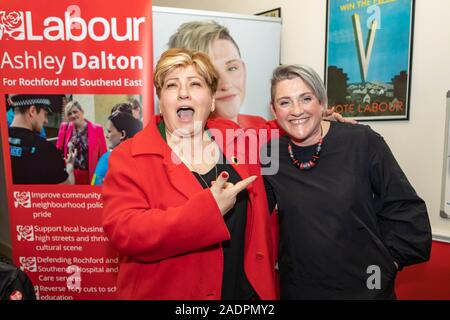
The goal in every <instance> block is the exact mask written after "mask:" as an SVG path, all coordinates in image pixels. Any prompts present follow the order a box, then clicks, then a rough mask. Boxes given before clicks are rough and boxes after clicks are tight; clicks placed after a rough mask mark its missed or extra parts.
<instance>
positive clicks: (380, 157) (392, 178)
mask: <svg viewBox="0 0 450 320" xmlns="http://www.w3.org/2000/svg"><path fill="white" fill-rule="evenodd" d="M367 133H368V146H369V147H368V150H369V157H370V158H369V159H370V160H369V161H370V179H371V184H372V190H373V193H374V201H375V209H376V212H377V220H378V225H379V228H380V232H381V236H382V240H383V242H384V244H385V246H386V247H387V248H388V250H389V251H390V253H391V255H392V257H393V258H394V260H395V261H396V262H397V263H398V264H399V267H400V268H402V267H403V266H407V265H411V264H414V263H420V262H424V261H427V260H428V259H429V257H430V251H431V238H432V236H431V227H430V221H429V219H428V213H427V208H426V205H425V202H424V201H423V200H422V199H421V198H420V197H419V196H418V195H417V194H416V192H415V190H414V188H413V187H412V186H411V184H410V183H409V181H408V179H407V178H406V176H405V174H404V173H403V171H402V169H401V168H400V166H399V165H398V163H397V161H396V160H395V158H394V156H393V154H392V152H391V150H390V149H389V146H388V145H387V144H386V142H385V141H384V139H383V137H381V136H380V135H379V134H377V133H376V132H374V131H373V130H371V129H370V128H368V131H367Z"/></svg>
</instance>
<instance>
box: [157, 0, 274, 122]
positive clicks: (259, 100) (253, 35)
mask: <svg viewBox="0 0 450 320" xmlns="http://www.w3.org/2000/svg"><path fill="white" fill-rule="evenodd" d="M199 20H214V21H216V22H217V23H219V24H221V25H224V26H225V27H227V28H228V29H229V31H230V34H231V36H232V37H233V38H234V40H235V41H236V43H237V44H238V46H239V49H240V51H241V55H242V60H244V62H245V64H246V67H247V86H246V95H245V101H244V103H243V106H242V107H241V111H240V113H244V114H253V115H259V116H261V117H264V118H266V119H269V118H272V117H271V113H270V109H269V103H270V78H271V76H272V71H273V69H275V68H276V67H277V66H279V64H280V46H281V18H272V17H265V16H252V15H241V14H227V13H223V12H214V11H201V10H190V9H178V8H165V7H156V6H154V7H153V54H154V59H153V60H154V64H155V65H156V62H157V61H158V58H159V57H160V55H161V54H162V53H163V52H164V51H165V50H167V48H168V46H167V43H168V41H169V38H170V36H171V35H172V34H173V33H175V31H176V30H177V29H178V27H179V26H180V25H181V24H182V23H185V22H188V21H199ZM157 112H158V108H157V98H156V95H155V113H157Z"/></svg>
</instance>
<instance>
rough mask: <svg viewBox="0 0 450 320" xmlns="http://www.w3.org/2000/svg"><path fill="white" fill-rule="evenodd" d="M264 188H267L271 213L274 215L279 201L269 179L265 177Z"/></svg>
mask: <svg viewBox="0 0 450 320" xmlns="http://www.w3.org/2000/svg"><path fill="white" fill-rule="evenodd" d="M264 187H265V188H266V195H267V203H268V204H269V212H270V214H272V212H273V209H275V205H276V204H277V199H276V198H275V191H274V190H273V187H272V185H271V184H270V182H269V179H267V178H266V177H264Z"/></svg>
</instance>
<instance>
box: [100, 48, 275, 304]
mask: <svg viewBox="0 0 450 320" xmlns="http://www.w3.org/2000/svg"><path fill="white" fill-rule="evenodd" d="M217 82H218V74H217V72H216V71H215V69H214V67H213V66H212V64H211V62H210V61H209V59H208V57H207V56H206V55H205V54H203V53H200V52H190V51H187V50H181V49H171V50H169V51H166V52H165V53H164V54H163V55H162V56H161V59H160V60H159V61H158V64H157V66H156V69H155V75H154V83H155V87H156V93H157V95H158V98H159V108H160V111H161V117H155V118H154V119H153V120H152V121H151V123H150V124H149V125H148V126H147V128H145V129H144V130H143V131H142V132H140V133H138V134H137V135H136V136H135V137H134V138H133V139H131V140H129V141H126V142H124V143H122V144H121V145H120V146H118V147H117V148H116V149H115V150H114V152H113V153H112V154H111V157H110V162H109V171H108V175H107V176H106V179H105V184H104V188H103V194H104V218H103V226H104V230H105V232H106V234H107V235H108V237H109V239H110V240H111V243H112V245H113V246H114V247H115V248H116V249H117V250H118V251H119V253H120V271H119V275H118V283H117V286H118V296H119V298H121V299H240V300H246V299H255V298H256V299H258V298H259V299H275V298H276V290H275V273H274V261H275V257H274V254H273V246H274V244H273V242H272V239H271V235H270V225H269V212H268V205H267V200H266V195H265V190H264V184H263V181H262V178H261V176H260V175H259V174H260V167H259V164H258V163H257V162H256V161H253V162H252V161H250V160H251V159H250V158H251V156H252V155H249V154H246V153H248V152H246V151H248V150H242V148H239V147H238V142H240V141H243V140H242V137H240V135H241V134H244V133H243V131H242V130H238V129H239V126H238V125H237V124H235V123H233V122H231V121H228V120H220V119H215V120H209V121H207V119H208V117H209V115H210V113H211V112H213V111H214V108H215V106H214V95H215V92H216V90H217ZM230 129H236V131H235V132H236V133H237V134H233V135H230V134H229V132H227V133H228V135H227V134H226V130H227V131H229V130H230ZM256 151H257V150H256Z"/></svg>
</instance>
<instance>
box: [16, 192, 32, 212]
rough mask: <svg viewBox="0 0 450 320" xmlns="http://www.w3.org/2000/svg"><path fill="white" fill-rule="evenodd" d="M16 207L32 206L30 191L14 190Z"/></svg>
mask: <svg viewBox="0 0 450 320" xmlns="http://www.w3.org/2000/svg"><path fill="white" fill-rule="evenodd" d="M14 208H31V195H30V193H29V192H19V191H15V192H14Z"/></svg>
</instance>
